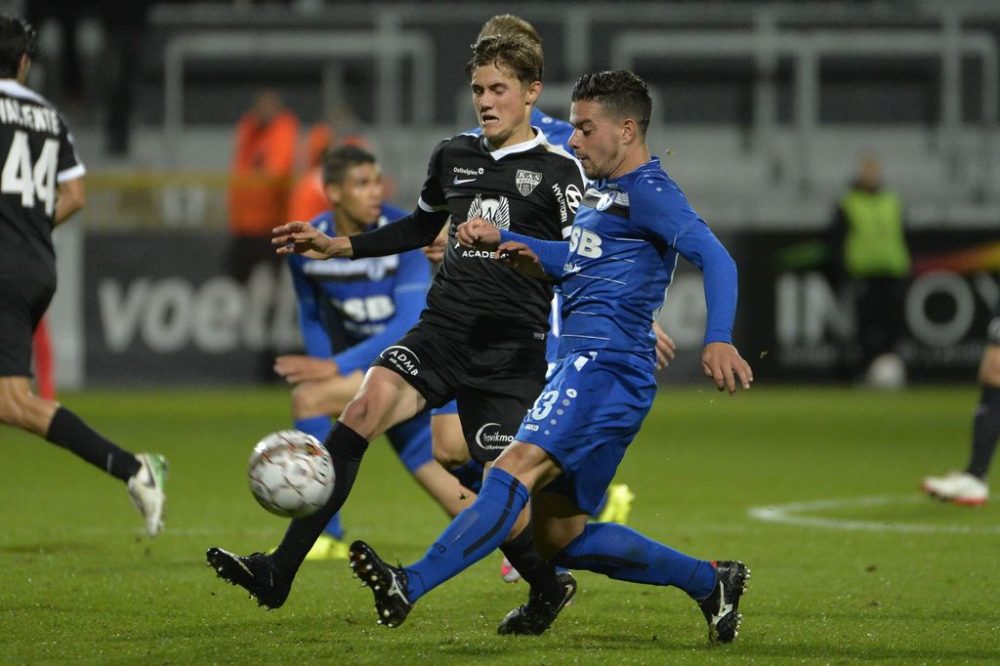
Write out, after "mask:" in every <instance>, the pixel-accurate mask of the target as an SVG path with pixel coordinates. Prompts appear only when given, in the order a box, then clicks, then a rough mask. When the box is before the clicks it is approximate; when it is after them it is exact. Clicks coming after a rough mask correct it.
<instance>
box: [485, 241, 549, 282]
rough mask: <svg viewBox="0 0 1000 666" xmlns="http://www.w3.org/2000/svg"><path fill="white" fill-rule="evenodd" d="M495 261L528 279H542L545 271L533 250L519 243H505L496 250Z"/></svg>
mask: <svg viewBox="0 0 1000 666" xmlns="http://www.w3.org/2000/svg"><path fill="white" fill-rule="evenodd" d="M497 259H498V260H499V261H500V262H501V263H503V264H506V265H508V266H510V267H511V268H513V269H514V270H516V271H519V272H521V273H524V274H525V275H527V276H528V277H533V278H544V277H546V274H545V270H544V269H543V268H542V262H541V260H540V259H539V258H538V255H537V254H535V252H534V250H532V249H531V248H530V247H528V246H527V245H525V244H524V243H522V242H520V241H506V242H504V243H501V244H500V247H498V248H497Z"/></svg>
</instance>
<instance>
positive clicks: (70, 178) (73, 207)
mask: <svg viewBox="0 0 1000 666" xmlns="http://www.w3.org/2000/svg"><path fill="white" fill-rule="evenodd" d="M59 127H60V131H59V156H58V158H57V159H58V162H57V164H58V166H57V170H56V183H58V184H57V185H56V207H55V211H53V215H52V222H53V223H54V224H57V225H58V224H62V223H63V222H65V221H66V220H68V219H69V218H70V217H71V216H72V215H73V213H75V212H77V211H78V210H80V209H81V208H83V207H84V206H85V205H86V203H87V194H86V188H85V187H84V185H83V176H84V174H86V173H87V169H86V167H85V166H84V165H83V161H81V160H80V156H79V155H77V154H76V143H75V142H74V140H73V133H72V132H70V131H69V125H67V124H66V119H65V118H63V117H62V115H61V114H60V116H59Z"/></svg>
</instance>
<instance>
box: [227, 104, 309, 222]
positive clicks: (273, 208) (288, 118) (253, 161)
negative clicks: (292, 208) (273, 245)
mask: <svg viewBox="0 0 1000 666" xmlns="http://www.w3.org/2000/svg"><path fill="white" fill-rule="evenodd" d="M298 132H299V121H298V118H296V116H295V114H294V113H292V112H291V111H289V110H288V109H286V108H285V107H284V105H283V103H282V101H281V97H280V96H279V95H278V93H277V91H275V90H271V89H266V90H262V91H261V92H260V93H259V94H258V95H257V97H256V99H255V100H254V105H253V108H252V109H251V110H250V111H248V112H247V113H246V114H244V116H243V117H242V118H241V119H240V121H239V124H238V125H237V126H236V154H235V156H234V158H233V167H232V175H233V178H232V181H231V182H230V188H229V227H230V230H231V231H232V233H233V234H234V235H237V236H270V233H271V229H272V228H273V227H274V226H276V225H278V224H281V223H282V222H284V221H285V213H286V211H287V206H288V193H289V189H290V187H291V180H292V175H293V170H294V166H295V146H296V143H297V140H298Z"/></svg>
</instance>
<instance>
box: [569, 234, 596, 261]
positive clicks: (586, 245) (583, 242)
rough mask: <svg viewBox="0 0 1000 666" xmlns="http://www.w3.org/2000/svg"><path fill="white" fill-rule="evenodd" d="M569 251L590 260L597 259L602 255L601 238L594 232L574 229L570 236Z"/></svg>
mask: <svg viewBox="0 0 1000 666" xmlns="http://www.w3.org/2000/svg"><path fill="white" fill-rule="evenodd" d="M569 251H570V252H575V253H577V254H579V255H580V256H581V257H587V258H588V259H597V258H598V257H600V256H601V254H602V252H601V237H600V236H598V235H597V234H595V233H594V232H592V231H587V230H586V229H581V228H580V227H573V230H572V231H571V232H570V234H569Z"/></svg>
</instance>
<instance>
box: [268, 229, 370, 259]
mask: <svg viewBox="0 0 1000 666" xmlns="http://www.w3.org/2000/svg"><path fill="white" fill-rule="evenodd" d="M271 235H272V238H271V244H272V245H275V246H276V247H275V250H274V251H275V252H277V253H278V254H282V255H284V254H301V255H303V256H305V257H308V258H310V259H330V258H332V257H350V256H352V255H353V254H354V251H353V249H352V248H351V240H350V239H349V238H347V237H346V236H337V237H336V238H331V237H330V236H327V235H326V234H324V233H323V232H322V231H320V230H319V229H317V228H316V227H314V226H313V225H311V224H309V223H308V222H289V223H288V224H283V225H281V226H280V227H275V228H274V229H272V230H271Z"/></svg>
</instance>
